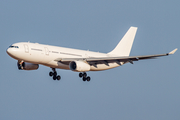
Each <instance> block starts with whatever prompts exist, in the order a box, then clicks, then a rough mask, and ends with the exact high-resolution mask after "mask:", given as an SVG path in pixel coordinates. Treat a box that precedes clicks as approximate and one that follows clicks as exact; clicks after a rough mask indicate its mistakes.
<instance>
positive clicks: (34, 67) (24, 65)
mask: <svg viewBox="0 0 180 120" xmlns="http://www.w3.org/2000/svg"><path fill="white" fill-rule="evenodd" d="M17 65H18V69H19V70H37V69H38V68H39V65H38V64H33V63H27V62H23V63H22V64H19V63H17Z"/></svg>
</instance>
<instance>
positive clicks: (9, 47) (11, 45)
mask: <svg viewBox="0 0 180 120" xmlns="http://www.w3.org/2000/svg"><path fill="white" fill-rule="evenodd" d="M9 48H19V47H18V46H13V45H11V46H9Z"/></svg>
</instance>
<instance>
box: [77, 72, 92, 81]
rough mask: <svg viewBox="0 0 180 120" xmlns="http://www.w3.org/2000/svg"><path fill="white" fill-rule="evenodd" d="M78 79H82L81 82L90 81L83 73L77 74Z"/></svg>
mask: <svg viewBox="0 0 180 120" xmlns="http://www.w3.org/2000/svg"><path fill="white" fill-rule="evenodd" d="M79 77H80V78H82V80H83V81H86V80H87V81H88V82H89V81H90V80H91V78H90V77H89V76H87V73H86V72H83V73H79Z"/></svg>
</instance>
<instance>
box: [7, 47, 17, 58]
mask: <svg viewBox="0 0 180 120" xmlns="http://www.w3.org/2000/svg"><path fill="white" fill-rule="evenodd" d="M6 52H7V54H8V55H9V56H11V57H13V58H14V57H15V50H14V49H13V48H8V49H7V50H6Z"/></svg>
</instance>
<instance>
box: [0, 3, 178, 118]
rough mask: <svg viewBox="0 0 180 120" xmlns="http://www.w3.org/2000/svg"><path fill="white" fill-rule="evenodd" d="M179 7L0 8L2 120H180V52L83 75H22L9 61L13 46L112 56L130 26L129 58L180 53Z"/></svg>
mask: <svg viewBox="0 0 180 120" xmlns="http://www.w3.org/2000/svg"><path fill="white" fill-rule="evenodd" d="M179 4H180V1H176V0H173V1H163V0H156V1H144V0H136V1H134V0H121V1H120V0H113V1H110V0H91V1H90V0H78V1H67V0H64V1H56V0H52V1H48V0H31V1H27V0H16V1H14V0H1V1H0V41H1V42H0V43H1V44H0V46H1V47H0V54H1V72H0V119H1V120H32V119H33V120H40V119H43V120H49V119H52V120H57V119H63V120H72V119H77V120H81V119H86V120H92V119H93V120H100V119H103V120H109V119H123V120H132V119H138V120H144V119H146V120H152V119H154V120H169V119H171V120H172V119H173V120H179V119H180V114H179V113H180V103H179V101H180V94H179V91H180V87H179V86H180V75H179V71H180V65H179V59H180V57H179V51H177V52H176V53H175V54H174V55H171V56H168V57H162V58H159V59H155V60H145V61H139V62H134V65H131V64H125V65H124V66H121V67H118V68H114V69H111V70H107V71H100V72H88V75H90V76H91V78H92V80H91V81H90V82H83V81H82V80H81V79H80V78H79V77H78V73H76V72H72V71H67V70H57V72H58V73H59V74H60V75H61V77H62V80H61V81H53V80H52V78H50V77H49V75H48V73H49V71H50V70H51V69H50V68H48V67H45V66H42V65H41V66H40V68H39V69H38V70H36V71H19V70H18V69H17V61H16V60H14V59H12V58H10V57H9V56H8V55H7V54H6V49H7V48H8V46H9V45H11V44H13V43H16V42H26V41H30V42H38V43H42V44H50V45H55V46H63V47H70V48H77V49H83V50H92V51H97V52H98V51H99V52H103V53H107V52H109V51H111V50H112V49H113V48H114V47H115V46H116V44H117V43H118V42H119V40H120V39H121V38H122V37H123V35H124V34H125V33H126V31H127V30H128V29H129V27H130V26H135V27H138V31H137V34H136V38H135V41H134V44H133V48H132V52H131V55H147V54H159V53H166V52H170V51H171V50H173V49H174V48H180V47H179V45H180V40H179V28H180V23H179V21H180V14H179V12H180V8H179Z"/></svg>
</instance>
